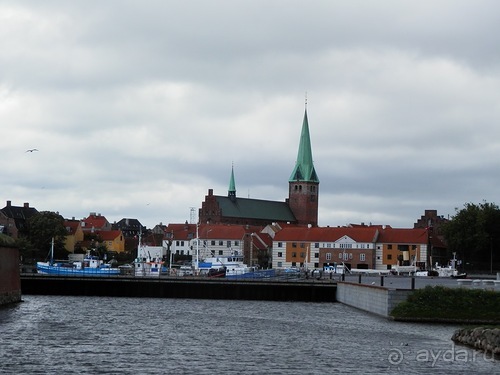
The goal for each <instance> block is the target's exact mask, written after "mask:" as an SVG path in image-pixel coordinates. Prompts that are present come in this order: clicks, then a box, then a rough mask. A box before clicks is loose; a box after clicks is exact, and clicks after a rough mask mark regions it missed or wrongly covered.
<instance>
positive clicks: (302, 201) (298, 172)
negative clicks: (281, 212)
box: [288, 108, 319, 227]
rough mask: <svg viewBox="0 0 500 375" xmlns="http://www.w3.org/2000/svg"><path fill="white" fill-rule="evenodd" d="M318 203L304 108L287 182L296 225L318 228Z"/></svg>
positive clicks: (317, 187)
mask: <svg viewBox="0 0 500 375" xmlns="http://www.w3.org/2000/svg"><path fill="white" fill-rule="evenodd" d="M318 201H319V179H318V176H317V174H316V170H315V169H314V164H313V158H312V149H311V138H310V136H309V123H308V120H307V108H306V110H305V112H304V121H303V122H302V133H301V135H300V143H299V152H298V155H297V161H296V163H295V168H294V169H293V172H292V174H291V175H290V179H289V180H288V205H289V206H290V209H291V210H292V212H293V214H294V215H295V218H296V219H297V224H300V225H308V224H310V225H312V226H313V227H316V226H318Z"/></svg>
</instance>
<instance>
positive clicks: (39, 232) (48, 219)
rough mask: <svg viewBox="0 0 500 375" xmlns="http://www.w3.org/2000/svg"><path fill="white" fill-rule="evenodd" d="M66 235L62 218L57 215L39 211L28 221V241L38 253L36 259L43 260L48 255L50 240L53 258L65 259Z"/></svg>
mask: <svg viewBox="0 0 500 375" xmlns="http://www.w3.org/2000/svg"><path fill="white" fill-rule="evenodd" d="M66 235H67V231H66V228H65V227H64V218H63V217H62V216H61V215H59V214H58V213H55V212H50V211H40V212H38V213H36V214H35V215H33V216H32V217H30V218H29V219H28V240H29V241H30V243H31V244H32V245H33V247H34V248H35V249H36V250H37V251H38V254H37V255H38V258H44V257H46V254H48V253H49V251H50V247H51V243H52V238H53V239H54V257H55V258H66V257H67V255H68V252H67V251H66V250H65V249H64V241H65V239H66Z"/></svg>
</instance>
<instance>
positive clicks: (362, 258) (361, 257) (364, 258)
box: [359, 254, 366, 262]
mask: <svg viewBox="0 0 500 375" xmlns="http://www.w3.org/2000/svg"><path fill="white" fill-rule="evenodd" d="M359 260H360V261H362V262H364V261H365V260H366V257H365V254H359Z"/></svg>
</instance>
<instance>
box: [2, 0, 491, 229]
mask: <svg viewBox="0 0 500 375" xmlns="http://www.w3.org/2000/svg"><path fill="white" fill-rule="evenodd" d="M498 35H500V2H498V1H496V0H491V1H485V0H476V1H461V0H450V1H446V0H435V1H425V0H424V1H405V0H392V1H391V0H379V1H357V0H346V1H335V0H311V1H294V0H287V1H275V0H265V1H261V0H249V1H247V0H211V1H190V0H182V1H181V0H180V1H171V0H158V1H153V0H141V1H138V0H137V1H132V0H129V1H127V0H120V1H118V0H117V1H113V0H107V1H101V0H100V1H94V0H84V1H79V0H73V1H65V0H64V1H56V0H53V1H51V0H46V1H38V0H33V1H23V0H16V1H4V0H0V51H1V52H0V137H1V138H0V139H1V142H0V155H1V159H2V167H1V169H0V208H1V207H4V206H5V204H6V203H5V202H6V201H8V200H10V201H11V202H12V205H15V206H22V205H23V204H24V203H25V202H29V204H30V206H31V207H35V208H36V209H37V210H38V211H54V212H59V213H60V214H61V215H62V216H64V217H65V218H73V217H74V218H76V219H82V218H85V217H87V216H88V215H89V213H90V212H96V213H100V214H102V215H104V216H105V217H106V218H107V219H108V221H109V222H111V223H113V222H115V221H119V220H121V219H122V218H136V219H138V220H139V221H140V222H141V223H142V224H143V225H146V226H147V227H148V228H152V227H154V226H155V225H156V224H159V223H163V224H168V223H183V222H185V221H186V220H187V221H188V222H196V221H197V219H198V209H199V207H201V203H202V202H203V201H204V199H205V195H207V193H208V189H213V192H214V194H215V195H226V194H227V191H228V187H229V179H230V175H231V168H232V167H234V175H235V182H236V190H237V192H236V194H237V196H238V197H244V198H248V197H250V198H254V199H264V200H276V201H284V200H285V199H286V198H287V196H288V179H289V177H290V174H291V173H292V171H293V168H294V165H295V161H296V157H297V151H298V145H299V140H300V132H301V126H302V120H303V116H304V110H305V105H306V98H307V114H308V119H309V130H310V136H311V144H312V150H313V159H314V165H315V169H316V172H317V174H318V177H319V179H320V185H319V191H320V196H319V217H318V224H319V225H320V226H327V225H330V226H338V225H346V224H350V223H366V224H368V223H372V224H385V225H391V226H393V227H401V228H411V227H413V224H414V223H415V222H416V221H417V219H419V218H420V216H421V215H423V214H424V211H425V210H427V209H434V210H437V211H438V215H443V216H444V217H453V215H454V214H456V210H457V209H461V208H463V207H464V205H465V204H466V203H469V202H470V203H481V202H483V201H487V202H490V203H495V204H498V203H499V199H498V194H499V186H500V165H499V161H500V160H499V159H500V158H499V156H500V126H499V125H500V43H499V42H498ZM33 148H36V149H37V150H38V151H34V152H26V150H28V149H33ZM2 201H3V202H2Z"/></svg>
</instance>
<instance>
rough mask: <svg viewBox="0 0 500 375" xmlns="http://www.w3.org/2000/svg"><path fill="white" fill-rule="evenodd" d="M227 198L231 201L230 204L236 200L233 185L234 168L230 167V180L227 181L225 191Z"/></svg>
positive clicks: (234, 185) (234, 186)
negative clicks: (227, 184) (227, 185)
mask: <svg viewBox="0 0 500 375" xmlns="http://www.w3.org/2000/svg"><path fill="white" fill-rule="evenodd" d="M227 196H228V197H229V199H231V202H234V201H235V200H236V184H235V183H234V166H231V178H230V179H229V189H228V191H227Z"/></svg>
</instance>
